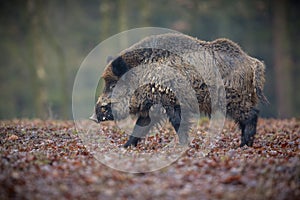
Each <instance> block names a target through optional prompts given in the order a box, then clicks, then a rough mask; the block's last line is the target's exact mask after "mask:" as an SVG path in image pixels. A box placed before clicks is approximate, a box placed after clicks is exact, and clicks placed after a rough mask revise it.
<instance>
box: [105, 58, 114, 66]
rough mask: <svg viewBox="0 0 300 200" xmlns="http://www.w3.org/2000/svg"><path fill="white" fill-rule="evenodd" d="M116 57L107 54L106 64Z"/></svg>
mask: <svg viewBox="0 0 300 200" xmlns="http://www.w3.org/2000/svg"><path fill="white" fill-rule="evenodd" d="M113 59H114V57H113V56H107V58H106V64H108V63H109V62H110V61H112V60H113Z"/></svg>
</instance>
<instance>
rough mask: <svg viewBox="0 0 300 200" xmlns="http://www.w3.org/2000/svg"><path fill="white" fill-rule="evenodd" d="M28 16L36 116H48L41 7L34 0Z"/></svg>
mask: <svg viewBox="0 0 300 200" xmlns="http://www.w3.org/2000/svg"><path fill="white" fill-rule="evenodd" d="M27 11H28V16H29V17H28V18H29V20H30V30H29V33H28V34H29V44H28V45H29V48H31V55H32V58H30V60H31V62H30V66H29V68H30V71H31V85H32V90H33V103H34V105H35V117H40V118H45V117H46V116H47V105H46V101H47V93H46V88H45V80H46V72H45V58H44V54H43V48H42V38H41V31H40V19H41V16H40V12H41V7H40V6H38V4H37V2H36V1H34V0H28V1H27Z"/></svg>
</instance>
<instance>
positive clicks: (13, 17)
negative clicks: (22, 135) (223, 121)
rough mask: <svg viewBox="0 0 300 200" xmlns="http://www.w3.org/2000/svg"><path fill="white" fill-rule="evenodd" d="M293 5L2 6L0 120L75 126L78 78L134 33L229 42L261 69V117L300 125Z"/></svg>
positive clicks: (299, 50)
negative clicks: (96, 54) (84, 66)
mask: <svg viewBox="0 0 300 200" xmlns="http://www.w3.org/2000/svg"><path fill="white" fill-rule="evenodd" d="M299 9H300V1H298V0H286V1H285V0H282V1H280V0H252V1H249V0H151V1H149V0H140V1H125V0H115V1H112V0H90V1H84V0H81V1H71V0H52V1H42V0H19V1H16V0H2V1H0V26H1V27H0V45H1V46H0V60H1V68H0V77H1V78H0V81H1V82H0V86H1V88H0V91H1V99H0V119H10V118H37V117H38V118H43V119H48V118H54V119H72V110H71V105H72V103H71V96H72V87H73V82H74V78H75V76H76V72H77V70H78V69H79V66H80V64H81V62H82V61H83V59H84V58H85V56H86V55H87V54H88V53H89V52H90V51H91V50H92V49H93V48H94V47H95V46H96V45H97V44H99V43H100V42H101V41H103V40H105V39H107V38H108V37H110V36H112V35H114V34H117V33H119V32H121V31H124V30H128V29H132V28H137V27H148V26H155V27H163V28H169V29H174V30H177V31H180V32H182V33H185V34H188V35H191V36H194V37H197V38H199V39H202V40H214V39H216V38H219V37H226V38H229V39H231V40H233V41H235V42H237V43H238V44H239V45H240V46H241V47H242V49H243V50H245V51H246V52H247V53H248V54H250V55H251V56H253V57H256V58H258V59H260V60H263V61H264V62H265V64H266V85H265V93H266V96H267V97H268V99H269V101H270V104H269V105H265V106H261V115H262V116H263V117H279V118H285V117H300V91H299V89H300V88H299V85H300V78H299V77H300V31H299V28H300V12H299Z"/></svg>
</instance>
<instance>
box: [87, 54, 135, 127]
mask: <svg viewBox="0 0 300 200" xmlns="http://www.w3.org/2000/svg"><path fill="white" fill-rule="evenodd" d="M129 68H130V65H129V64H128V63H126V60H125V59H124V58H123V57H122V56H119V57H117V58H116V59H114V60H111V61H109V62H108V65H107V66H106V68H105V70H104V72H103V74H102V78H103V79H104V82H105V85H104V89H103V92H102V94H101V95H100V97H99V98H98V101H97V103H96V106H95V113H94V114H93V115H92V116H91V117H90V119H91V120H93V121H95V122H97V123H100V122H101V121H109V120H114V116H113V114H112V108H111V107H112V104H113V103H116V102H117V101H116V100H113V99H112V98H111V97H112V92H113V89H114V87H115V85H116V84H117V82H118V80H119V79H120V78H121V76H122V75H123V74H125V73H126V72H127V71H128V70H129Z"/></svg>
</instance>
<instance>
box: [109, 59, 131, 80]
mask: <svg viewBox="0 0 300 200" xmlns="http://www.w3.org/2000/svg"><path fill="white" fill-rule="evenodd" d="M111 65H112V72H113V73H114V74H115V75H116V76H118V77H121V76H122V75H123V74H125V73H126V72H127V71H128V70H129V65H128V64H127V63H126V62H125V61H124V60H123V58H122V57H121V56H119V57H118V58H117V59H115V60H114V61H113V62H112V63H111Z"/></svg>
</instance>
